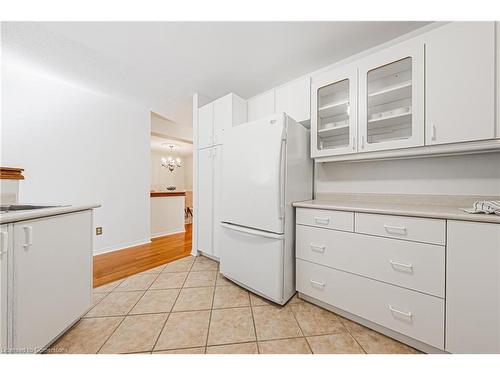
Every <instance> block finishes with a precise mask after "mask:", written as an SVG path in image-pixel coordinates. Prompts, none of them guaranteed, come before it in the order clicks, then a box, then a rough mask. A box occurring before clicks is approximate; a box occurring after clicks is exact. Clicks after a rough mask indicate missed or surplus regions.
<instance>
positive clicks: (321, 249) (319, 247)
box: [311, 244, 326, 253]
mask: <svg viewBox="0 0 500 375" xmlns="http://www.w3.org/2000/svg"><path fill="white" fill-rule="evenodd" d="M325 249H326V246H325V245H314V244H311V250H312V251H316V252H317V253H324V252H325Z"/></svg>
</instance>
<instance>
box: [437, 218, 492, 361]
mask: <svg viewBox="0 0 500 375" xmlns="http://www.w3.org/2000/svg"><path fill="white" fill-rule="evenodd" d="M446 261H447V265H446V351H448V352H451V353H497V354H499V353H500V224H488V223H473V222H466V221H451V220H449V221H448V244H447V254H446Z"/></svg>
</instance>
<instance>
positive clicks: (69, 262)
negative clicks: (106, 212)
mask: <svg viewBox="0 0 500 375" xmlns="http://www.w3.org/2000/svg"><path fill="white" fill-rule="evenodd" d="M4 251H6V253H4ZM5 255H7V256H8V266H7V265H6V260H7V258H6V257H5ZM1 267H2V268H1V270H2V274H1V278H0V279H1V284H0V285H1V292H2V293H1V307H2V310H1V312H2V315H1V316H2V322H1V335H2V336H1V337H2V348H3V349H7V350H9V351H11V352H17V353H36V352H40V351H41V350H43V349H44V348H46V347H47V345H49V344H50V343H51V342H52V341H54V340H55V339H56V338H57V337H58V336H59V335H60V334H62V333H63V332H64V331H65V330H66V329H68V328H69V327H70V326H71V325H72V324H73V323H74V322H75V321H77V320H78V319H79V318H80V317H81V316H82V315H83V314H85V312H86V311H87V310H88V309H89V308H90V306H91V302H92V211H91V210H86V211H81V212H75V213H68V214H62V215H57V216H51V217H44V218H39V219H33V220H28V221H22V222H16V223H13V224H8V225H3V226H2V257H1ZM7 287H8V288H7Z"/></svg>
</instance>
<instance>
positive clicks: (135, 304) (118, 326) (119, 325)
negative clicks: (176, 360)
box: [96, 274, 168, 354]
mask: <svg viewBox="0 0 500 375" xmlns="http://www.w3.org/2000/svg"><path fill="white" fill-rule="evenodd" d="M158 276H159V274H158V275H156V277H155V278H154V280H153V281H152V282H151V284H149V286H150V287H151V285H153V283H154V282H155V281H156V279H157V278H158ZM127 278H128V277H127ZM124 280H125V279H124ZM124 280H123V281H124ZM123 281H122V282H123ZM120 284H121V283H120ZM120 284H118V285H120ZM118 285H117V286H118ZM148 290H149V289H146V290H144V292H143V293H142V295H141V296H140V297H139V298H138V299H137V301H136V302H135V303H134V306H132V307H131V308H130V309H129V310H128V312H127V314H126V315H125V316H124V317H123V319H122V320H121V322H120V324H118V325H117V326H116V328H115V329H114V330H113V332H112V333H111V335H109V336H108V338H107V339H106V341H104V343H103V344H102V345H101V346H100V348H99V350H98V351H97V353H96V354H99V352H100V351H101V350H102V348H103V347H104V345H106V343H107V342H108V341H109V339H110V338H111V336H113V335H114V334H115V332H116V331H117V330H118V328H120V327H121V325H122V324H123V322H124V321H125V319H126V318H127V316H130V315H129V314H130V312H131V311H132V310H133V309H134V307H136V306H137V304H138V303H139V301H140V300H141V299H142V297H144V295H145V294H146V292H147V291H148ZM167 319H168V315H167ZM167 319H165V321H167ZM160 332H161V331H160Z"/></svg>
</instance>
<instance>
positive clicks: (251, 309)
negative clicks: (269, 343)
mask: <svg viewBox="0 0 500 375" xmlns="http://www.w3.org/2000/svg"><path fill="white" fill-rule="evenodd" d="M248 298H249V299H250V312H251V313H252V322H253V333H254V335H255V345H257V354H260V347H259V341H258V340H259V338H258V337H257V326H256V325H255V316H254V314H253V306H252V296H251V295H248Z"/></svg>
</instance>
